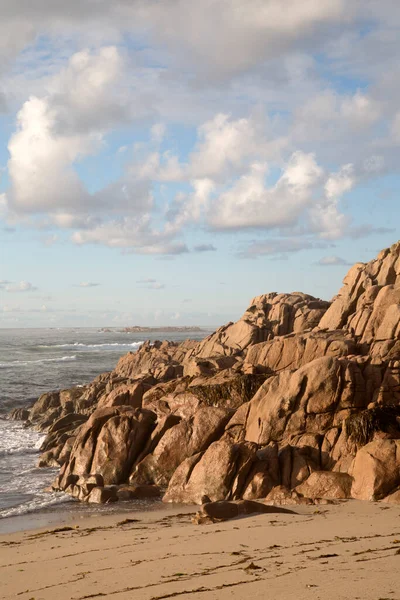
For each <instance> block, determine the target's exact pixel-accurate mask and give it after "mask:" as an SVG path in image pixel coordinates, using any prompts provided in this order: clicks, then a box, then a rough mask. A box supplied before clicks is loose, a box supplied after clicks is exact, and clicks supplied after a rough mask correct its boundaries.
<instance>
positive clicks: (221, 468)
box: [163, 439, 257, 504]
mask: <svg viewBox="0 0 400 600" xmlns="http://www.w3.org/2000/svg"><path fill="white" fill-rule="evenodd" d="M256 451H257V446H256V444H252V443H248V442H243V443H234V442H232V441H231V440H229V439H221V440H219V441H217V442H214V443H212V444H211V445H210V446H209V447H208V448H207V450H206V451H205V452H204V453H203V454H201V453H198V454H197V455H196V456H195V457H190V458H189V459H187V460H186V461H184V462H183V463H182V464H181V465H180V466H179V467H178V468H177V469H176V471H175V473H174V474H173V476H172V478H171V481H170V483H169V486H168V489H167V491H166V494H165V496H164V498H163V502H180V503H185V504H204V503H205V502H210V501H211V502H215V501H218V500H236V499H240V498H241V495H242V492H243V488H244V486H245V483H246V480H247V477H248V475H249V472H250V469H251V467H252V463H253V461H254V460H255V457H256Z"/></svg>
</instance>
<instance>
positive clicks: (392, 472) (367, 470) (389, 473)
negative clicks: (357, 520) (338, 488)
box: [350, 439, 400, 500]
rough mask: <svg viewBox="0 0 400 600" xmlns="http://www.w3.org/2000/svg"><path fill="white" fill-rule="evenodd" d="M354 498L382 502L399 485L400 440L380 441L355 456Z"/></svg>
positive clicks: (372, 443) (352, 489)
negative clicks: (380, 500)
mask: <svg viewBox="0 0 400 600" xmlns="http://www.w3.org/2000/svg"><path fill="white" fill-rule="evenodd" d="M350 474H351V475H352V476H353V485H352V487H351V496H352V497H353V498H357V499H358V500H379V499H381V498H383V497H384V496H387V495H388V494H390V492H392V491H393V490H395V488H396V487H398V486H399V485H400V440H391V439H377V440H375V441H373V442H370V443H369V444H367V445H366V446H363V447H362V448H361V449H360V450H359V451H358V452H357V454H356V457H355V459H354V463H353V465H352V468H351V471H350Z"/></svg>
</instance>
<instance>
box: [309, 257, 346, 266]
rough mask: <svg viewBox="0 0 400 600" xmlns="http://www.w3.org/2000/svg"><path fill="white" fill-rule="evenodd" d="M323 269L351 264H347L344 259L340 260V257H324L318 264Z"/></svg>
mask: <svg viewBox="0 0 400 600" xmlns="http://www.w3.org/2000/svg"><path fill="white" fill-rule="evenodd" d="M317 264H318V265H321V266H322V267H335V266H344V265H350V264H351V263H349V262H347V260H345V259H344V258H340V256H324V257H322V258H321V259H320V260H319V261H318V263H317Z"/></svg>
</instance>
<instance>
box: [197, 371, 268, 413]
mask: <svg viewBox="0 0 400 600" xmlns="http://www.w3.org/2000/svg"><path fill="white" fill-rule="evenodd" d="M264 381H265V376H263V375H244V374H242V373H236V372H235V371H231V370H224V371H222V372H221V373H218V374H217V375H213V376H212V377H196V378H195V379H194V380H193V381H192V382H191V383H190V385H189V387H188V391H189V392H191V393H192V394H194V395H195V396H197V397H198V398H199V399H200V400H201V402H203V403H204V404H206V405H208V406H221V407H223V408H235V409H236V408H238V407H239V406H241V405H242V404H243V403H244V402H248V400H250V399H251V398H252V397H253V396H254V394H255V393H256V391H257V390H258V388H259V387H260V385H261V384H262V383H263V382H264Z"/></svg>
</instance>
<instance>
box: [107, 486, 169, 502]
mask: <svg viewBox="0 0 400 600" xmlns="http://www.w3.org/2000/svg"><path fill="white" fill-rule="evenodd" d="M160 496H161V490H160V488H159V487H158V486H157V485H122V486H119V487H118V490H117V497H118V500H125V501H126V500H143V499H144V498H160Z"/></svg>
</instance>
